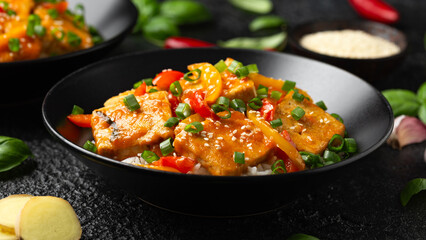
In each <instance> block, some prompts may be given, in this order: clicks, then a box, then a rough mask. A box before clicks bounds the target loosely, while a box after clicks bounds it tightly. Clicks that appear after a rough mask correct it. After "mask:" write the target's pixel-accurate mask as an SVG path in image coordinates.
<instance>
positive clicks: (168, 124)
mask: <svg viewBox="0 0 426 240" xmlns="http://www.w3.org/2000/svg"><path fill="white" fill-rule="evenodd" d="M178 123H179V118H177V117H171V118H169V119H167V121H166V122H165V123H164V126H165V127H173V126H176V125H177V124H178Z"/></svg>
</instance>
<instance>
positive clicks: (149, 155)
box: [142, 150, 160, 163]
mask: <svg viewBox="0 0 426 240" xmlns="http://www.w3.org/2000/svg"><path fill="white" fill-rule="evenodd" d="M142 158H143V160H145V161H146V162H148V163H152V162H155V161H157V160H158V159H160V157H159V156H158V155H157V154H155V153H154V152H151V151H148V150H145V151H143V153H142Z"/></svg>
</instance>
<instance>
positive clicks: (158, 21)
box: [143, 16, 179, 46]
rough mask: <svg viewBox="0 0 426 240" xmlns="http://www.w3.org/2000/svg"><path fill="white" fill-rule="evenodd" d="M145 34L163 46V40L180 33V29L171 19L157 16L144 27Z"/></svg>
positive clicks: (153, 41)
mask: <svg viewBox="0 0 426 240" xmlns="http://www.w3.org/2000/svg"><path fill="white" fill-rule="evenodd" d="M143 34H144V36H145V38H146V39H147V40H148V41H150V42H152V43H154V44H156V45H158V46H163V41H164V40H166V39H167V38H168V37H171V36H178V35H179V29H178V27H177V26H176V24H175V23H174V22H173V21H171V20H170V19H168V18H166V17H163V16H155V17H153V18H151V19H150V20H149V21H148V22H147V23H146V25H145V26H144V27H143Z"/></svg>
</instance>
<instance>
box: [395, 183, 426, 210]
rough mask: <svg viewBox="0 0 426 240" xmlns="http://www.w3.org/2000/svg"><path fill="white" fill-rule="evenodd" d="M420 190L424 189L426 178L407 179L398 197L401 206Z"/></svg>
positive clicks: (425, 188) (425, 187)
mask: <svg viewBox="0 0 426 240" xmlns="http://www.w3.org/2000/svg"><path fill="white" fill-rule="evenodd" d="M422 190H426V178H415V179H413V180H411V181H409V182H408V183H407V185H405V187H404V189H402V191H401V195H400V199H401V204H402V206H406V205H407V203H408V201H410V199H411V197H412V196H414V195H416V194H417V193H419V192H420V191H422Z"/></svg>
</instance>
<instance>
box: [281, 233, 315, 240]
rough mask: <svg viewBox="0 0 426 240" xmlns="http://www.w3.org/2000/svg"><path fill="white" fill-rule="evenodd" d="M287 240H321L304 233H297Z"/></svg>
mask: <svg viewBox="0 0 426 240" xmlns="http://www.w3.org/2000/svg"><path fill="white" fill-rule="evenodd" d="M287 240H319V238H317V237H314V236H311V235H307V234H303V233H296V234H293V235H291V236H290V237H289V238H287Z"/></svg>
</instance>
